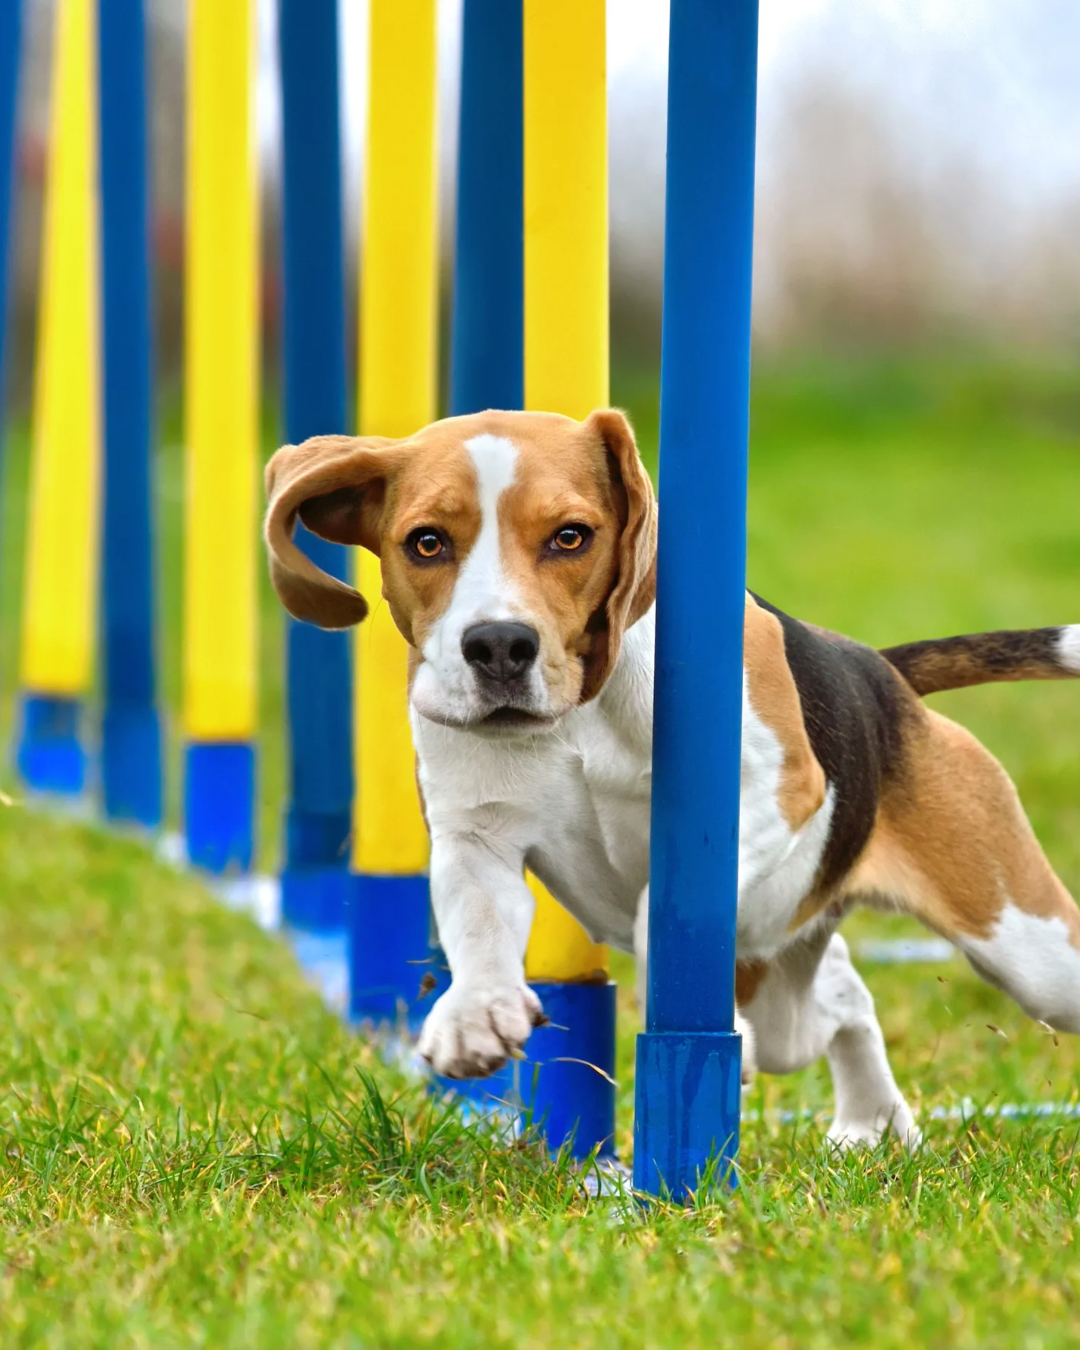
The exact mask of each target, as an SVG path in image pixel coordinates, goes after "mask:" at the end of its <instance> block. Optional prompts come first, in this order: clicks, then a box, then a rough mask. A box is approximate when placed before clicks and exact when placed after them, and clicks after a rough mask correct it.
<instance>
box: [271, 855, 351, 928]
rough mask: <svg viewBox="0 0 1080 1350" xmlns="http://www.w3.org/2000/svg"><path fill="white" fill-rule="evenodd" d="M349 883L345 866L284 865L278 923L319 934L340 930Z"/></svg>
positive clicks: (343, 924)
mask: <svg viewBox="0 0 1080 1350" xmlns="http://www.w3.org/2000/svg"><path fill="white" fill-rule="evenodd" d="M352 884H353V878H352V877H350V875H349V871H348V869H347V868H345V867H287V868H286V869H285V871H284V872H282V874H281V922H282V923H283V924H284V925H285V926H286V927H287V928H292V929H295V930H297V931H298V932H302V933H312V934H317V935H319V936H322V937H331V936H333V935H334V934H337V933H341V932H342V931H343V929H344V927H345V906H346V905H347V903H348V897H349V892H350V889H351V887H352Z"/></svg>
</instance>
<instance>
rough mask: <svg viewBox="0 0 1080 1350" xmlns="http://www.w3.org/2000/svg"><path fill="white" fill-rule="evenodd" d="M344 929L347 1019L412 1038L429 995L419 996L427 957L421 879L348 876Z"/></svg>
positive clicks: (426, 908) (426, 907)
mask: <svg viewBox="0 0 1080 1350" xmlns="http://www.w3.org/2000/svg"><path fill="white" fill-rule="evenodd" d="M345 927H346V930H347V933H348V940H349V1018H350V1020H351V1021H353V1022H358V1023H369V1024H374V1025H375V1026H390V1027H393V1026H397V1027H401V1026H402V1025H403V1024H404V1026H407V1028H408V1030H409V1032H410V1033H412V1034H415V1033H416V1032H417V1031H419V1029H420V1027H421V1025H422V1024H423V1021H424V1018H425V1017H426V1016H427V1013H428V1009H429V1008H430V1007H431V995H430V994H429V995H428V996H427V997H426V998H424V999H421V998H420V996H419V995H420V981H421V980H422V979H423V978H424V975H425V973H426V972H427V970H428V969H429V964H428V963H429V959H430V954H431V905H430V901H429V898H428V879H427V877H425V876H415V875H414V876H399V877H394V876H371V875H366V874H361V875H353V876H352V877H351V878H350V886H349V899H348V903H347V905H346V908H345Z"/></svg>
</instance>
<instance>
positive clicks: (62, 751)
mask: <svg viewBox="0 0 1080 1350" xmlns="http://www.w3.org/2000/svg"><path fill="white" fill-rule="evenodd" d="M81 720H82V700H81V699H77V698H59V697H54V696H53V695H50V694H24V695H23V699H22V718H21V726H20V731H19V739H18V744H17V748H16V751H15V763H16V766H17V768H18V770H19V776H20V777H21V778H22V780H23V782H24V783H25V784H26V786H27V787H28V788H31V789H32V790H33V791H35V792H56V793H60V794H62V795H63V796H66V797H77V796H78V795H79V794H80V793H81V792H82V791H83V789H84V788H85V787H86V759H87V757H86V750H85V748H84V746H83V744H82V741H81V740H80V739H79V724H80V722H81Z"/></svg>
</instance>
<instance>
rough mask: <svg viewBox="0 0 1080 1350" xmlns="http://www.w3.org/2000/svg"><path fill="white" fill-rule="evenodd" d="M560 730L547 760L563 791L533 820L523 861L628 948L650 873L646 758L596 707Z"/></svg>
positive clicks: (583, 917) (604, 936)
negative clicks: (553, 761)
mask: <svg viewBox="0 0 1080 1350" xmlns="http://www.w3.org/2000/svg"><path fill="white" fill-rule="evenodd" d="M567 731H568V732H569V733H570V734H569V735H568V737H567V738H566V740H565V741H564V742H563V745H562V746H561V747H560V748H561V754H560V755H559V756H558V758H559V761H560V762H559V764H558V766H557V768H556V766H555V765H552V773H553V776H555V775H557V777H558V779H560V780H561V782H562V785H563V786H562V791H561V792H559V793H558V795H557V799H556V800H553V798H552V796H551V795H550V794H548V795H547V801H548V805H549V808H550V809H549V811H548V812H547V814H546V815H540V814H539V813H538V815H537V817H536V818H535V835H534V843H533V846H532V848H531V849H530V850H529V855H528V856H529V864H530V866H531V867H532V868H533V870H534V871H535V872H536V874H537V875H538V876H539V877H540V879H541V880H542V881H544V882H545V884H547V885H548V887H549V888H550V889H551V890H552V891H553V893H554V894H555V895H556V896H558V898H559V899H560V900H561V901H562V902H563V904H565V905H566V907H567V908H568V909H570V911H571V912H572V913H573V914H574V915H575V916H576V917H577V918H578V919H579V920H580V921H581V922H582V923H583V924H584V926H585V927H586V928H587V929H588V930H589V932H590V933H591V934H592V935H593V937H595V938H597V939H599V940H601V941H604V942H609V943H611V944H612V945H613V946H617V947H622V948H624V949H626V950H630V949H631V947H632V943H633V922H634V916H635V914H636V912H637V904H638V899H639V897H640V895H641V892H642V890H643V888H644V887H645V885H646V883H647V881H648V875H649V787H650V776H651V775H650V768H649V757H648V755H647V754H646V755H644V756H643V755H642V754H641V753H640V750H639V749H638V748H636V747H635V745H634V744H633V739H632V738H629V737H628V736H627V735H626V733H625V729H623V728H620V727H618V726H615V725H613V724H612V723H611V722H610V721H608V719H607V718H606V717H604V716H603V715H602V714H601V713H600V710H599V709H592V710H590V715H589V716H588V717H587V718H582V719H581V722H580V724H579V725H578V726H576V727H568V728H567Z"/></svg>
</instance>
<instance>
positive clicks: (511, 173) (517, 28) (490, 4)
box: [450, 0, 525, 417]
mask: <svg viewBox="0 0 1080 1350" xmlns="http://www.w3.org/2000/svg"><path fill="white" fill-rule="evenodd" d="M521 100H522V12H521V0H465V11H464V17H463V31H462V47H461V112H460V122H459V133H458V139H459V149H458V181H457V233H456V238H455V243H454V308H453V316H452V320H451V325H452V326H451V339H450V340H451V347H450V412H451V415H452V416H455V417H457V416H460V415H462V414H464V413H474V412H482V411H483V410H484V409H485V408H520V407H521V406H522V404H523V402H524V399H525V353H524V307H525V296H524V291H525V278H524V264H523V260H522V249H523V246H524V220H523V216H524V202H523V182H522V175H523V166H522V137H523V128H522V101H521Z"/></svg>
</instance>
